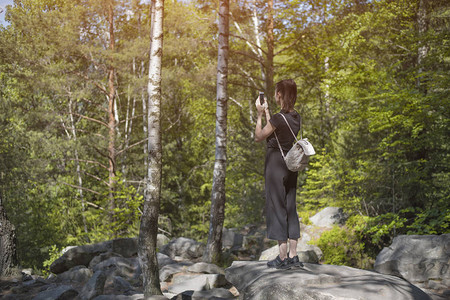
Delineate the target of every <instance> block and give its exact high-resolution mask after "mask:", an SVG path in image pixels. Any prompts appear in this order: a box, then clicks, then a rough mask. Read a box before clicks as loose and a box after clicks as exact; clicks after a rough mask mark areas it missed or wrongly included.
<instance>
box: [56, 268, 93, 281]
mask: <svg viewBox="0 0 450 300" xmlns="http://www.w3.org/2000/svg"><path fill="white" fill-rule="evenodd" d="M92 274H93V273H92V271H91V270H90V269H88V268H86V267H85V266H76V267H73V268H71V269H70V270H68V271H66V272H64V273H61V274H58V276H57V277H56V281H55V282H71V283H74V282H76V283H86V282H88V280H89V278H91V276H92Z"/></svg>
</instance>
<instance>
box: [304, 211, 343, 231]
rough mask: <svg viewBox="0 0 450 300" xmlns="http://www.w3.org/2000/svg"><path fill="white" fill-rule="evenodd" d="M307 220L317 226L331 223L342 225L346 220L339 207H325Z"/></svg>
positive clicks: (326, 225)
mask: <svg viewBox="0 0 450 300" xmlns="http://www.w3.org/2000/svg"><path fill="white" fill-rule="evenodd" d="M309 220H310V221H311V222H312V223H313V224H314V225H316V226H319V227H332V226H333V225H342V224H344V223H345V221H346V220H347V216H346V215H345V214H344V211H343V210H342V208H340V207H326V208H324V209H323V210H321V211H320V212H318V213H317V214H315V215H314V216H312V217H311V218H309Z"/></svg>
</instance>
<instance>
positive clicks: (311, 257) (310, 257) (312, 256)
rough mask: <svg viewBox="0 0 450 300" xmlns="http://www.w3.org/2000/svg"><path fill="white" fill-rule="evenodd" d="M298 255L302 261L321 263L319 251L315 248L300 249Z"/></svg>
mask: <svg viewBox="0 0 450 300" xmlns="http://www.w3.org/2000/svg"><path fill="white" fill-rule="evenodd" d="M297 255H298V259H299V260H300V261H301V262H307V263H313V264H318V263H319V257H318V256H317V253H316V251H314V250H306V251H298V252H297Z"/></svg>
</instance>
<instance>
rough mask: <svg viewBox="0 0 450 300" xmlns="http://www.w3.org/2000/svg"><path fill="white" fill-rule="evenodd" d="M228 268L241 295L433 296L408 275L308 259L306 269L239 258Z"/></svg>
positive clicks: (408, 299) (280, 298)
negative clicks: (408, 277) (273, 266)
mask: <svg viewBox="0 0 450 300" xmlns="http://www.w3.org/2000/svg"><path fill="white" fill-rule="evenodd" d="M225 272H226V279H227V280H228V281H229V282H231V283H232V284H233V285H234V286H235V287H236V288H237V290H238V291H239V293H240V295H241V296H240V297H241V299H252V300H263V299H264V300H265V299H267V300H269V299H277V300H285V299H286V300H294V299H295V300H307V299H308V300H310V299H316V300H322V299H323V300H333V299H349V300H351V299H355V300H356V299H364V300H379V299H395V300H419V299H420V300H429V299H431V298H430V297H429V296H428V295H427V294H426V293H425V292H423V291H422V290H420V289H419V288H418V287H416V286H414V285H412V284H411V283H409V282H407V281H406V280H404V279H401V278H398V277H395V276H390V275H384V274H379V273H377V272H373V271H366V270H359V269H355V268H350V267H346V266H334V265H318V264H308V263H305V268H303V269H301V268H296V269H291V270H276V269H270V268H268V267H267V265H266V262H264V261H262V262H256V261H237V262H236V261H235V262H233V264H232V265H231V267H229V268H228V269H226V270H225Z"/></svg>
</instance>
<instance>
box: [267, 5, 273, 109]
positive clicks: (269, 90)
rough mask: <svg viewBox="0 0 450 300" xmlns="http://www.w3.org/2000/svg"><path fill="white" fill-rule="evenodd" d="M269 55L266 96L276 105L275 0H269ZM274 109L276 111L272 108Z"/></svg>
mask: <svg viewBox="0 0 450 300" xmlns="http://www.w3.org/2000/svg"><path fill="white" fill-rule="evenodd" d="M267 5H268V11H267V57H266V74H265V80H266V97H267V98H268V99H269V100H272V101H270V102H269V103H272V105H275V102H274V101H273V100H274V99H273V96H274V93H275V88H274V84H273V58H274V36H273V0H269V1H268V2H267ZM272 111H275V110H274V109H273V108H272Z"/></svg>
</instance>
